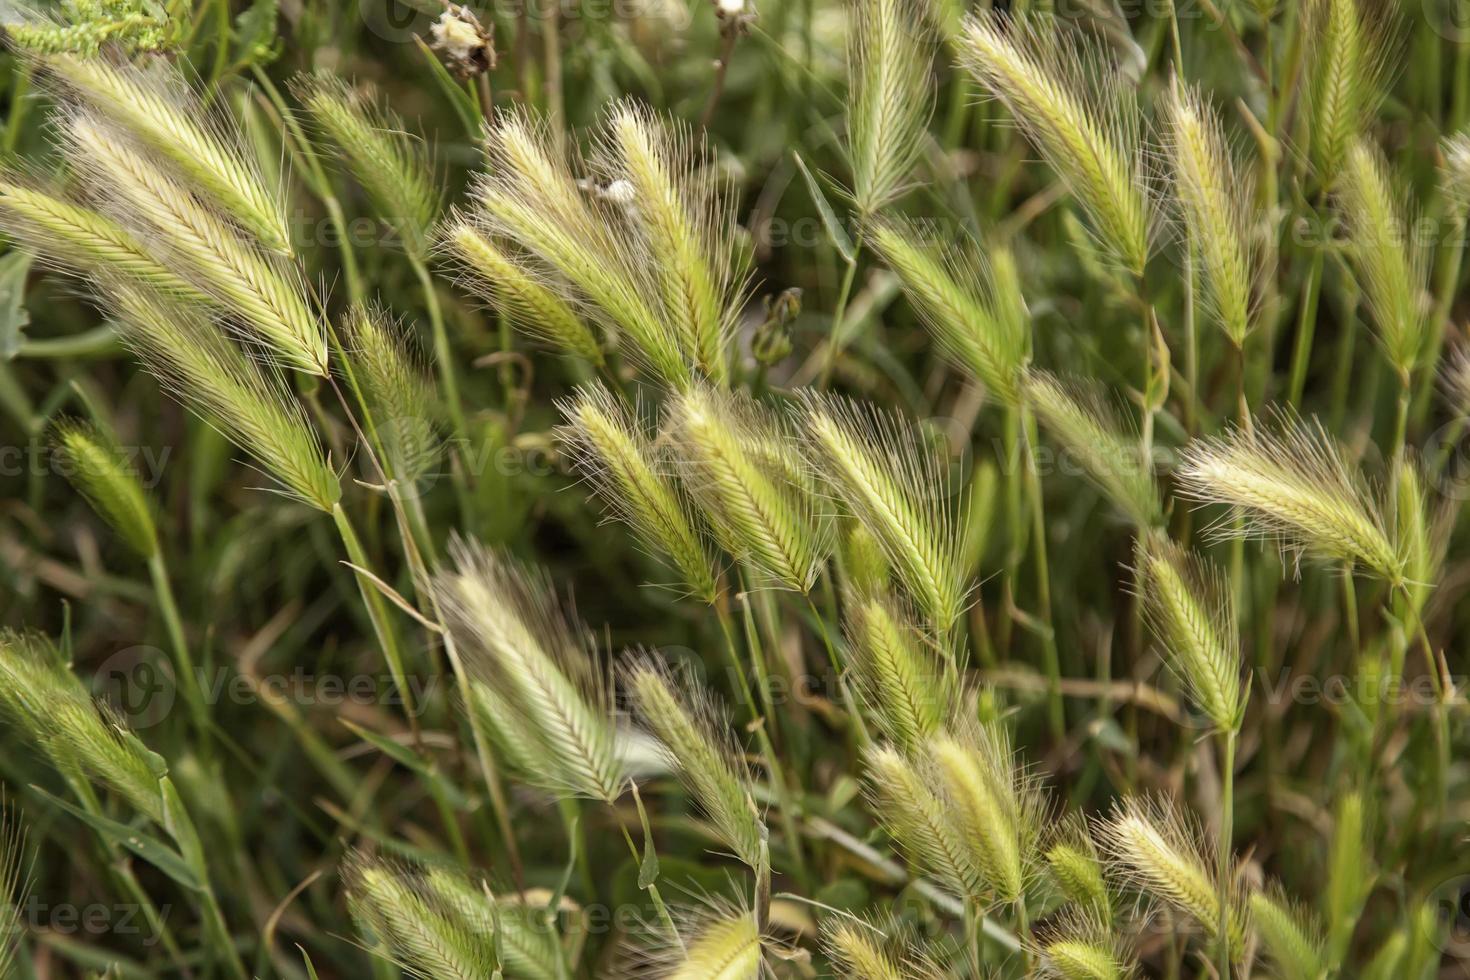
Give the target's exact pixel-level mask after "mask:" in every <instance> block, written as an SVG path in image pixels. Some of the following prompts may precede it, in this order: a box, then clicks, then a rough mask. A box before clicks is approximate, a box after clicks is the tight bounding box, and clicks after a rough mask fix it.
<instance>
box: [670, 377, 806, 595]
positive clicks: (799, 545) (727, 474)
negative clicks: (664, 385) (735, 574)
mask: <svg viewBox="0 0 1470 980" xmlns="http://www.w3.org/2000/svg"><path fill="white" fill-rule="evenodd" d="M667 413H668V429H669V431H670V432H671V433H672V434H673V438H674V441H675V444H676V447H677V449H676V458H677V461H678V464H679V467H680V469H681V472H682V475H683V478H684V479H683V482H684V485H685V486H686V487H687V488H688V489H689V491H690V493H691V494H692V495H693V497H694V499H695V501H696V502H697V503H698V504H699V505H700V507H701V509H702V510H703V511H704V513H705V515H706V517H707V518H708V520H709V524H710V527H711V528H712V529H713V530H714V532H715V535H716V537H718V538H719V541H720V544H721V545H722V546H723V547H724V548H725V549H726V550H727V551H729V552H730V553H731V554H732V555H734V556H735V557H736V558H738V559H740V560H741V561H743V562H746V563H748V564H750V565H751V566H752V567H754V568H755V569H756V570H757V571H759V572H761V573H762V574H764V575H766V576H768V577H770V578H771V579H773V580H774V581H775V582H777V583H779V584H780V585H783V586H785V587H786V588H789V589H793V590H795V591H797V592H802V593H805V592H808V591H810V589H811V588H812V586H813V585H814V584H815V583H816V579H817V575H818V574H819V572H820V571H821V568H822V564H823V563H824V562H825V560H826V557H827V543H828V542H827V538H828V535H827V534H826V531H825V526H824V525H823V523H822V521H821V520H820V519H819V516H818V514H817V513H816V504H815V501H814V500H813V499H812V497H811V496H810V495H809V494H806V493H803V492H802V491H801V489H800V487H799V486H796V485H793V483H792V482H791V480H792V479H793V478H792V477H791V476H789V475H788V474H790V473H792V472H794V471H799V470H800V469H801V468H802V467H801V465H800V463H799V461H794V460H792V458H791V457H792V455H793V452H792V449H791V446H790V437H789V434H788V433H787V432H786V430H785V429H784V427H783V426H782V424H781V420H780V419H778V418H776V417H774V416H772V415H771V414H770V413H768V412H765V411H763V410H762V409H761V408H760V407H759V406H757V405H756V404H755V403H754V402H753V401H751V400H750V399H749V398H748V396H745V395H743V394H734V393H729V392H724V391H721V390H720V389H716V388H712V387H708V386H699V387H695V388H692V389H690V390H689V391H687V392H684V393H683V394H680V395H678V396H677V397H676V398H675V399H674V400H673V401H672V402H671V403H670V404H669V406H668V409H667ZM773 460H775V461H776V462H777V463H778V465H772V462H773Z"/></svg>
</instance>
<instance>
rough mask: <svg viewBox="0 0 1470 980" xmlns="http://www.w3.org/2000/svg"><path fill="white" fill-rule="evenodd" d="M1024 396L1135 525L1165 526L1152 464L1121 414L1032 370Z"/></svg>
mask: <svg viewBox="0 0 1470 980" xmlns="http://www.w3.org/2000/svg"><path fill="white" fill-rule="evenodd" d="M1023 392H1024V395H1025V398H1026V401H1027V404H1028V405H1030V407H1031V408H1032V409H1034V410H1035V412H1036V414H1037V415H1038V416H1039V417H1040V418H1041V421H1042V422H1043V423H1044V424H1045V425H1046V427H1047V429H1048V431H1050V432H1051V433H1052V434H1053V435H1054V436H1056V438H1057V439H1059V440H1060V441H1061V443H1062V444H1063V445H1064V446H1065V447H1066V449H1067V451H1068V452H1069V453H1072V454H1073V455H1075V456H1076V458H1077V461H1078V462H1079V463H1080V464H1081V465H1082V467H1083V468H1084V469H1085V470H1086V471H1087V474H1088V475H1089V476H1090V477H1091V478H1092V480H1093V481H1094V482H1095V483H1096V484H1097V486H1098V487H1099V488H1100V489H1101V490H1102V491H1103V493H1105V494H1107V496H1108V497H1109V499H1111V500H1112V501H1113V503H1114V504H1115V505H1116V506H1117V507H1118V508H1119V509H1121V510H1122V511H1123V512H1124V513H1125V514H1127V515H1128V517H1129V519H1130V520H1132V521H1133V523H1134V524H1135V525H1137V526H1138V527H1144V528H1146V527H1151V526H1153V525H1155V524H1157V523H1158V522H1159V520H1160V517H1161V514H1162V507H1161V506H1160V504H1159V491H1158V485H1157V484H1156V483H1155V482H1154V474H1153V466H1152V463H1151V461H1150V460H1148V459H1147V458H1146V457H1144V455H1143V453H1142V451H1141V449H1140V447H1139V444H1138V442H1137V440H1135V439H1131V438H1127V437H1125V436H1124V435H1123V434H1122V432H1123V428H1122V424H1121V423H1120V422H1119V421H1118V420H1117V417H1116V413H1114V412H1112V411H1111V410H1110V409H1109V408H1108V406H1106V405H1105V404H1104V403H1103V402H1102V400H1101V399H1100V398H1099V397H1097V396H1096V395H1094V394H1092V393H1091V392H1087V391H1083V390H1076V389H1074V388H1073V387H1072V386H1071V385H1069V384H1067V383H1065V382H1063V381H1062V380H1061V379H1059V378H1057V377H1056V376H1055V375H1053V374H1050V373H1048V372H1046V371H1041V370H1037V369H1032V370H1028V371H1027V372H1026V376H1025V378H1024V381H1023Z"/></svg>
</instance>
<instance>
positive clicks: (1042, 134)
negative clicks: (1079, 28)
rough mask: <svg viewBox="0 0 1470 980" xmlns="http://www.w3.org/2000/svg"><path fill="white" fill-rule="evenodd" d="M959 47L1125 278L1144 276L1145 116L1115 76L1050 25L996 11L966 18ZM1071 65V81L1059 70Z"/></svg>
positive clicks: (1147, 218) (1091, 50)
mask: <svg viewBox="0 0 1470 980" xmlns="http://www.w3.org/2000/svg"><path fill="white" fill-rule="evenodd" d="M959 44H960V60H961V63H962V64H963V65H964V66H965V67H966V68H967V69H969V70H970V72H972V73H973V74H974V75H975V77H976V78H977V79H979V81H980V83H981V84H982V85H984V86H985V88H986V89H987V90H988V91H989V92H990V94H991V95H992V96H993V97H994V98H996V99H998V100H1000V101H1001V102H1002V103H1004V104H1005V106H1006V108H1007V109H1009V110H1010V113H1011V116H1012V117H1013V118H1014V119H1015V121H1016V123H1017V125H1019V126H1020V127H1021V128H1022V130H1024V131H1025V132H1026V134H1027V135H1028V136H1029V137H1030V138H1031V140H1032V142H1034V143H1035V144H1036V145H1037V147H1038V148H1039V149H1040V150H1041V153H1042V155H1043V156H1044V157H1045V158H1046V161H1047V163H1048V164H1050V165H1051V167H1052V168H1053V169H1054V170H1056V171H1057V173H1058V174H1060V175H1061V176H1062V178H1063V179H1064V180H1065V181H1066V182H1067V185H1068V187H1069V188H1070V189H1071V191H1072V193H1073V194H1074V195H1075V196H1076V198H1077V200H1078V202H1079V203H1080V204H1081V205H1082V208H1083V210H1084V211H1086V212H1087V214H1088V216H1089V218H1091V220H1092V223H1093V225H1094V229H1095V232H1096V235H1097V237H1098V238H1099V240H1100V241H1101V243H1102V244H1103V246H1104V247H1105V249H1106V251H1107V252H1108V253H1109V254H1110V255H1111V256H1112V258H1113V259H1114V260H1116V261H1117V262H1118V263H1119V264H1120V265H1121V266H1122V267H1123V268H1124V269H1126V270H1128V271H1129V272H1132V273H1134V274H1135V275H1140V274H1142V272H1143V267H1144V265H1145V264H1146V262H1147V261H1148V253H1149V239H1150V236H1151V232H1152V227H1151V226H1152V223H1153V215H1152V204H1151V202H1150V200H1149V197H1148V192H1147V185H1146V183H1145V180H1144V176H1143V165H1142V152H1141V141H1140V137H1139V131H1140V126H1141V117H1140V112H1139V109H1138V106H1137V105H1136V103H1132V102H1130V101H1128V99H1127V97H1125V95H1124V93H1122V92H1121V91H1120V90H1119V88H1118V85H1119V83H1118V82H1117V81H1116V80H1115V79H1116V78H1117V77H1118V76H1119V75H1120V74H1121V73H1119V72H1118V71H1116V69H1114V70H1108V69H1105V68H1102V67H1093V66H1094V63H1095V62H1097V61H1098V59H1099V55H1100V52H1099V48H1100V45H1098V44H1096V43H1094V42H1093V41H1092V40H1091V39H1086V40H1082V41H1076V40H1073V39H1071V38H1070V37H1069V36H1067V35H1065V34H1064V28H1063V26H1062V25H1059V24H1058V23H1056V22H1055V21H1052V20H1049V19H1046V18H1029V19H1025V20H1021V19H1015V18H1008V17H1006V16H1004V15H1001V14H997V13H993V12H991V13H984V14H976V15H972V16H970V17H967V18H966V19H965V26H964V30H963V33H962V34H961V36H960V40H959ZM1069 63H1070V64H1071V65H1072V66H1074V67H1073V70H1072V71H1071V72H1070V74H1071V75H1072V76H1075V77H1069V72H1067V71H1064V70H1063V67H1062V66H1063V65H1067V64H1069ZM1080 79H1086V80H1087V81H1088V83H1090V88H1089V87H1085V86H1084V84H1080V83H1079V80H1080Z"/></svg>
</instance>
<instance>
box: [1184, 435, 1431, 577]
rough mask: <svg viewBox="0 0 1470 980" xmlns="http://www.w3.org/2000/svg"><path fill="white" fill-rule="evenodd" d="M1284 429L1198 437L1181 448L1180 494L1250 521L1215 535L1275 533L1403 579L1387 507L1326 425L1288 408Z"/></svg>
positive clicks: (1225, 526)
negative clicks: (1227, 508)
mask: <svg viewBox="0 0 1470 980" xmlns="http://www.w3.org/2000/svg"><path fill="white" fill-rule="evenodd" d="M1277 423H1278V424H1277V425H1276V426H1275V428H1276V430H1277V431H1274V432H1273V431H1270V430H1268V429H1267V428H1266V427H1265V426H1263V425H1261V424H1259V423H1257V424H1255V425H1253V426H1252V427H1251V429H1250V430H1249V431H1247V430H1244V429H1231V430H1229V431H1227V432H1226V433H1225V434H1224V435H1222V436H1215V437H1209V438H1203V439H1196V440H1194V441H1193V442H1191V443H1190V444H1189V445H1187V446H1185V447H1184V449H1183V451H1182V452H1181V454H1180V455H1181V461H1182V465H1181V467H1180V469H1179V472H1178V480H1179V484H1178V485H1179V490H1180V493H1181V494H1182V495H1183V496H1185V497H1189V498H1192V499H1194V500H1197V501H1200V502H1202V503H1217V504H1228V505H1230V506H1231V507H1234V508H1236V509H1237V510H1238V511H1240V512H1242V513H1243V514H1244V515H1245V517H1246V518H1247V520H1246V521H1245V522H1243V523H1239V524H1237V523H1236V522H1229V521H1222V522H1219V523H1217V524H1216V525H1215V526H1214V527H1213V529H1212V531H1213V533H1214V534H1215V536H1216V537H1220V538H1228V537H1233V536H1237V535H1241V534H1250V535H1259V536H1263V537H1269V538H1276V539H1278V540H1280V541H1282V542H1284V543H1286V544H1288V545H1290V546H1293V547H1296V548H1299V549H1301V550H1303V551H1306V552H1308V553H1311V554H1314V555H1317V556H1320V557H1322V558H1324V559H1327V560H1330V561H1341V562H1348V563H1356V564H1361V565H1363V566H1365V567H1367V568H1369V569H1371V570H1373V571H1374V572H1376V573H1377V574H1379V575H1381V576H1383V577H1384V578H1385V579H1387V580H1388V581H1390V582H1394V583H1396V582H1398V581H1400V580H1401V578H1402V576H1403V571H1404V569H1403V558H1402V556H1401V555H1400V554H1399V553H1398V550H1397V549H1396V548H1395V547H1394V544H1393V541H1392V540H1391V538H1390V535H1389V532H1388V530H1387V527H1388V525H1387V522H1386V520H1385V517H1384V515H1383V513H1382V504H1381V502H1380V501H1379V499H1378V498H1377V496H1376V495H1375V494H1373V493H1372V492H1371V491H1370V489H1369V488H1368V486H1367V484H1366V483H1365V482H1364V480H1363V478H1362V476H1361V475H1360V474H1359V473H1357V472H1356V471H1355V470H1352V469H1350V468H1349V465H1348V462H1347V460H1346V459H1345V458H1344V456H1343V451H1342V448H1341V447H1340V446H1339V445H1338V444H1337V443H1336V442H1335V441H1334V440H1333V439H1332V438H1331V437H1330V436H1328V434H1327V432H1326V430H1324V429H1323V428H1322V426H1321V423H1319V422H1316V421H1315V420H1314V421H1311V422H1308V421H1303V420H1301V419H1299V418H1297V417H1296V416H1294V415H1291V414H1286V413H1283V414H1281V415H1279V416H1278V417H1277Z"/></svg>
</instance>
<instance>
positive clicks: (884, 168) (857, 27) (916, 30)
mask: <svg viewBox="0 0 1470 980" xmlns="http://www.w3.org/2000/svg"><path fill="white" fill-rule="evenodd" d="M851 10H852V13H851V19H850V23H849V26H848V44H847V48H848V55H847V64H848V98H847V152H848V156H849V157H850V162H851V166H852V181H853V203H854V204H855V206H856V208H857V212H858V214H859V215H862V216H867V215H871V214H874V213H876V212H878V211H879V210H880V209H882V208H883V207H884V206H885V205H888V204H890V203H892V202H893V201H894V200H896V199H897V198H899V197H900V196H902V194H903V192H904V191H905V190H906V189H907V187H906V186H905V182H906V181H907V180H908V179H909V175H910V174H911V173H912V171H913V169H914V166H915V165H916V164H917V163H918V161H919V157H920V156H921V155H922V154H923V152H924V144H925V139H926V137H927V134H926V133H925V127H926V126H927V125H928V122H929V115H930V113H931V111H932V105H933V99H934V96H933V91H932V86H931V82H930V79H929V65H930V61H931V60H932V52H931V48H932V45H931V43H930V38H929V33H928V30H927V28H926V26H925V24H924V20H923V18H922V16H921V13H920V9H919V7H918V5H917V4H916V3H915V2H914V0H859V2H857V3H855V4H854V5H853V6H852V8H851Z"/></svg>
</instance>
